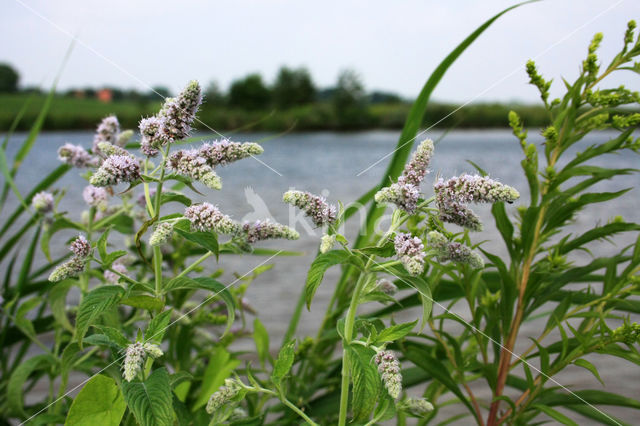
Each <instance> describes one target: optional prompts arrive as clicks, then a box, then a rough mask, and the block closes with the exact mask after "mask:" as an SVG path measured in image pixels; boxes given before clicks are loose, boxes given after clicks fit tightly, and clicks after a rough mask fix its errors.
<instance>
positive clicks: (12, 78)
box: [0, 64, 20, 92]
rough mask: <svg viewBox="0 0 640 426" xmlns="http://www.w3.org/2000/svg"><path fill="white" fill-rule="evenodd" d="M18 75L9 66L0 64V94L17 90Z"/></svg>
mask: <svg viewBox="0 0 640 426" xmlns="http://www.w3.org/2000/svg"><path fill="white" fill-rule="evenodd" d="M19 80H20V75H19V74H18V72H17V71H16V70H15V69H14V68H13V67H12V66H11V65H9V64H0V92H15V91H17V90H18V81H19Z"/></svg>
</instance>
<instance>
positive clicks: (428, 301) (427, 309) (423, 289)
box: [402, 276, 433, 330]
mask: <svg viewBox="0 0 640 426" xmlns="http://www.w3.org/2000/svg"><path fill="white" fill-rule="evenodd" d="M402 281H403V282H404V283H406V284H409V285H410V286H411V287H413V288H415V289H416V290H417V291H418V294H419V295H420V302H422V321H420V330H422V329H423V328H424V326H425V324H426V323H427V321H429V317H430V316H431V311H432V310H433V295H432V294H431V287H430V286H429V284H428V283H427V282H426V281H425V280H424V279H422V278H420V277H409V276H406V277H404V278H402Z"/></svg>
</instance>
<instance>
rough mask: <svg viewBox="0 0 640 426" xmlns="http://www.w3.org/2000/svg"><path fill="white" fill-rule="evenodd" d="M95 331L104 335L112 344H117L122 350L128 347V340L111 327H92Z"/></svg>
mask: <svg viewBox="0 0 640 426" xmlns="http://www.w3.org/2000/svg"><path fill="white" fill-rule="evenodd" d="M94 327H95V328H96V329H97V330H99V331H100V333H101V334H104V335H105V336H107V337H108V338H109V340H111V341H112V342H113V343H115V344H117V345H118V346H120V347H122V348H126V347H127V346H129V343H130V342H129V339H127V338H126V336H125V335H124V334H122V332H121V331H120V330H118V329H116V328H113V327H107V326H105V325H96V326H94Z"/></svg>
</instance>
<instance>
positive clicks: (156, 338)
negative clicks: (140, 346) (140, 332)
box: [144, 309, 172, 343]
mask: <svg viewBox="0 0 640 426" xmlns="http://www.w3.org/2000/svg"><path fill="white" fill-rule="evenodd" d="M171 312H172V310H171V309H167V310H166V311H164V312H162V313H159V314H158V315H156V316H155V317H153V319H152V320H151V321H149V325H148V326H147V329H146V330H145V331H144V339H145V341H146V342H156V343H160V342H162V337H163V336H164V332H165V330H166V328H167V326H168V325H169V321H171Z"/></svg>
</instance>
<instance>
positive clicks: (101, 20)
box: [0, 0, 640, 103]
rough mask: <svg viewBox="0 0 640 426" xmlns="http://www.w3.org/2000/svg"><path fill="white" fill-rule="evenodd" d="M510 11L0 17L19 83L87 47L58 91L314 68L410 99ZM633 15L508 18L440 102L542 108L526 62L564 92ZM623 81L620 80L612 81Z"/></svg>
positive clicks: (330, 8)
mask: <svg viewBox="0 0 640 426" xmlns="http://www.w3.org/2000/svg"><path fill="white" fill-rule="evenodd" d="M510 4H514V2H510V1H503V0H495V1H491V2H482V3H480V2H473V1H471V0H464V1H460V2H457V3H453V2H447V3H446V4H443V3H441V2H435V1H427V2H425V1H423V2H419V1H416V0H412V1H407V2H402V3H394V4H392V5H391V4H389V3H386V2H382V1H372V2H362V1H353V2H348V3H347V4H344V3H341V2H337V1H329V2H327V3H325V4H323V7H322V8H316V7H314V5H313V4H310V3H309V4H307V3H303V4H300V3H296V2H292V1H285V0H277V1H272V2H268V3H267V2H260V1H257V0H253V1H249V0H240V1H236V2H233V3H226V2H225V3H221V2H218V3H211V2H207V1H200V0H198V1H192V2H188V3H185V4H174V3H169V2H153V3H152V2H149V1H143V2H135V3H134V2H127V1H124V0H113V1H111V2H109V3H104V2H99V1H97V0H90V1H86V2H82V3H76V2H69V1H63V2H55V3H52V2H45V1H42V0H7V1H6V2H4V4H3V8H2V12H3V13H2V15H1V17H0V22H1V23H2V25H1V27H0V34H2V38H3V40H5V42H4V43H3V46H2V49H0V62H7V63H9V64H11V65H13V66H14V67H15V68H16V69H17V70H18V71H19V72H20V75H21V86H22V87H24V86H33V85H36V86H43V87H45V88H46V87H48V86H49V85H50V84H51V82H52V80H53V78H54V76H55V75H56V74H57V72H58V70H59V67H60V64H61V62H62V59H63V57H64V54H65V52H66V50H67V49H68V47H69V44H70V41H71V38H70V36H69V35H68V34H72V35H76V36H77V37H78V39H79V40H80V41H81V42H80V43H78V44H76V47H75V49H74V50H73V52H72V54H71V57H70V60H69V62H68V63H67V65H66V68H65V70H64V72H63V74H62V76H61V80H60V84H59V89H60V90H65V89H68V88H71V87H101V86H114V87H118V88H123V89H133V88H134V89H137V90H141V91H146V90H148V86H166V87H168V88H169V89H170V90H171V91H172V92H176V91H177V90H179V89H180V88H181V87H182V86H183V85H184V84H185V83H186V81H188V80H190V79H198V80H199V81H200V82H201V83H202V84H203V86H205V87H206V86H207V85H208V84H209V82H210V81H217V83H218V84H219V86H220V88H221V89H222V90H223V91H226V90H227V89H228V86H229V84H230V83H231V81H232V80H234V79H236V78H240V77H243V76H245V75H247V74H249V73H251V72H259V73H260V74H262V76H263V77H264V79H265V81H267V82H269V83H270V82H272V81H273V79H274V77H275V74H276V72H277V70H278V69H279V68H280V67H281V66H283V65H285V66H289V67H299V66H304V67H306V68H308V69H309V71H310V73H311V75H312V76H313V79H314V82H315V83H316V85H317V86H318V87H319V88H326V87H331V86H333V85H334V84H335V81H336V78H337V75H338V73H339V72H340V71H341V70H343V69H346V68H350V69H354V70H355V71H357V72H358V73H359V74H360V75H361V77H362V79H363V81H364V84H365V87H366V90H367V91H368V92H372V91H388V92H394V93H398V94H399V95H401V96H402V97H403V98H409V99H410V98H414V97H415V96H416V95H417V93H418V92H419V90H420V88H421V87H422V85H423V84H424V81H425V80H426V79H427V77H428V76H429V74H430V73H431V71H433V69H434V68H435V67H436V66H437V64H438V63H439V62H440V61H441V60H442V59H443V58H444V57H445V56H446V55H447V54H448V53H449V51H451V50H452V49H453V48H454V47H455V45H456V44H458V43H459V42H460V41H462V40H463V39H464V37H466V36H467V35H468V34H469V33H471V31H473V30H474V29H475V28H476V27H477V26H479V25H480V24H481V23H482V22H484V21H485V20H486V19H488V18H489V17H491V16H492V15H493V14H495V13H497V12H498V11H500V10H501V9H503V8H504V7H506V6H508V5H510ZM638 12H640V10H639V8H638V7H637V6H635V7H634V5H633V2H632V1H629V0H626V1H625V0H621V1H618V2H606V4H603V2H601V1H596V0H588V1H583V2H580V3H575V2H571V1H569V0H556V1H547V2H540V3H534V4H529V5H526V6H523V7H521V8H519V9H517V10H515V11H512V12H510V13H508V14H507V15H505V16H503V17H502V18H500V19H499V20H498V21H497V22H496V23H494V25H493V26H492V27H491V28H489V29H488V30H487V31H486V32H485V34H483V35H482V36H481V37H480V38H479V39H478V40H477V41H476V42H475V43H474V44H473V45H472V46H471V47H470V48H469V49H468V50H467V51H466V52H465V53H464V54H463V56H462V57H461V58H460V59H459V60H458V61H457V62H456V64H454V65H453V67H452V68H451V69H450V71H449V72H448V73H447V75H446V76H445V77H444V78H443V80H442V82H441V83H440V85H439V87H438V89H437V90H436V91H435V93H434V99H435V100H440V101H448V102H458V103H463V102H467V101H471V100H476V101H482V102H493V101H498V102H521V103H530V102H536V101H537V100H538V94H537V92H536V90H535V89H534V88H532V87H530V86H529V85H528V84H527V80H528V79H527V76H526V74H525V72H524V63H525V62H526V60H527V59H529V58H535V57H536V56H539V55H541V54H542V55H541V56H539V57H538V58H537V60H536V62H537V63H538V64H539V67H540V69H541V71H542V73H543V74H544V75H545V77H547V78H553V79H554V80H555V81H556V85H557V86H560V84H558V83H559V82H560V77H566V78H568V79H571V78H573V77H574V76H575V75H576V73H577V71H578V70H577V64H579V62H580V61H581V60H582V59H583V58H584V56H585V55H586V49H587V45H588V43H589V41H590V39H591V37H592V36H593V34H594V33H595V32H603V33H604V34H605V38H604V41H603V44H602V48H601V51H600V56H601V58H602V60H603V62H605V63H608V61H609V60H610V59H611V57H612V55H613V53H614V52H616V51H617V50H618V49H619V47H620V45H621V42H622V35H623V32H624V29H625V26H626V22H627V21H628V20H629V19H633V18H638V17H640V16H637V15H638ZM634 14H635V16H634ZM256 34H258V37H256V36H255V35H256ZM87 46H88V47H89V48H87ZM92 50H93V51H92ZM96 52H97V53H96ZM486 52H491V53H492V56H491V57H487V55H486ZM616 84H619V82H617V81H615V79H612V80H611V81H610V82H609V85H611V86H613V85H616ZM145 86H147V87H145ZM492 86H493V87H492ZM630 88H631V89H632V90H640V84H638V82H637V80H636V82H635V83H634V85H632V86H630ZM558 89H560V87H558V88H557V89H556V90H558ZM554 93H556V92H554V91H553V89H552V96H553V94H554Z"/></svg>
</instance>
